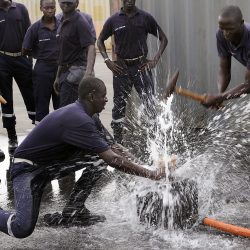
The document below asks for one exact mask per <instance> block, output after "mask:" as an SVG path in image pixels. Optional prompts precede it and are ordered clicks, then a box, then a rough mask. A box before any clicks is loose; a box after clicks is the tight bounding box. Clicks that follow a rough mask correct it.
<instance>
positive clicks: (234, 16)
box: [203, 5, 250, 107]
mask: <svg viewBox="0 0 250 250" xmlns="http://www.w3.org/2000/svg"><path fill="white" fill-rule="evenodd" d="M218 22H219V30H218V31H217V34H216V38H217V49H218V54H219V57H220V68H219V78H218V88H219V94H217V95H208V96H207V98H206V101H205V102H204V103H203V104H204V105H205V106H207V107H213V106H218V105H219V104H221V103H222V102H223V101H224V100H228V99H232V98H237V97H240V96H241V95H242V94H249V93H250V24H249V23H245V22H244V19H243V16H242V12H241V10H240V8H239V7H238V6H235V5H229V6H226V7H224V8H223V9H222V11H221V14H220V16H219V19H218ZM232 57H234V58H235V59H236V60H237V61H238V62H240V63H241V64H242V65H244V66H245V67H246V73H245V81H244V83H241V84H239V85H237V86H236V87H234V88H231V89H229V90H227V88H228V85H229V83H230V81H231V60H232Z"/></svg>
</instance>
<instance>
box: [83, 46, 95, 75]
mask: <svg viewBox="0 0 250 250" xmlns="http://www.w3.org/2000/svg"><path fill="white" fill-rule="evenodd" d="M95 57H96V49H95V45H94V44H91V45H89V46H88V56H87V69H86V72H85V75H84V77H88V76H91V75H92V74H93V70H94V64H95Z"/></svg>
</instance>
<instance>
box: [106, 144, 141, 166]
mask: <svg viewBox="0 0 250 250" xmlns="http://www.w3.org/2000/svg"><path fill="white" fill-rule="evenodd" d="M111 149H112V150H113V151H114V152H115V153H116V154H118V155H121V156H123V157H125V158H126V159H127V160H132V161H135V162H137V161H138V159H136V157H135V156H134V155H133V154H131V153H130V152H129V151H128V149H127V148H125V147H123V146H122V145H121V144H118V143H115V144H113V145H112V146H111Z"/></svg>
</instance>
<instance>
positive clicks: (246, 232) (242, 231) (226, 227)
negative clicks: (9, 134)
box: [203, 217, 250, 238]
mask: <svg viewBox="0 0 250 250" xmlns="http://www.w3.org/2000/svg"><path fill="white" fill-rule="evenodd" d="M203 224H204V225H206V226H210V227H214V228H216V229H219V230H221V231H224V232H227V233H231V234H234V235H239V236H243V237H249V238H250V229H248V228H245V227H239V226H234V225H231V224H227V223H224V222H221V221H217V220H214V219H210V218H207V217H206V218H205V219H204V220H203Z"/></svg>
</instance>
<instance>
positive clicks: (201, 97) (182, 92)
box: [175, 87, 206, 102]
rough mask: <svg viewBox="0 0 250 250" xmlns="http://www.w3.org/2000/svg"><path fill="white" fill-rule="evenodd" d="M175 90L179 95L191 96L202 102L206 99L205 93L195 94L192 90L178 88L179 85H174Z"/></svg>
mask: <svg viewBox="0 0 250 250" xmlns="http://www.w3.org/2000/svg"><path fill="white" fill-rule="evenodd" d="M175 92H176V93H177V94H179V95H182V96H186V97H188V98H191V99H193V100H195V101H199V102H204V101H205V99H206V95H200V94H197V93H195V92H192V91H189V90H187V89H183V88H180V87H175Z"/></svg>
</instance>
